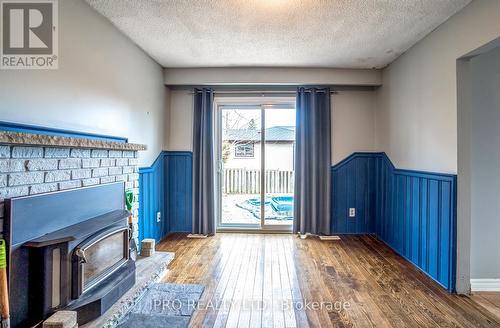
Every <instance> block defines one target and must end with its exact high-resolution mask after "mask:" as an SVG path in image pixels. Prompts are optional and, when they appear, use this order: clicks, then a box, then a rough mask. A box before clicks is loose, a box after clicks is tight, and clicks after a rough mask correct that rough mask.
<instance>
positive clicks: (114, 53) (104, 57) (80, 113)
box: [0, 0, 168, 166]
mask: <svg viewBox="0 0 500 328" xmlns="http://www.w3.org/2000/svg"><path fill="white" fill-rule="evenodd" d="M59 27H60V32H59V58H60V62H59V69H58V70H38V71H37V70H33V71H30V70H9V71H8V70H0V86H1V87H0V99H1V101H0V120H4V121H12V122H18V123H26V124H35V125H43V126H47V127H52V128H61V129H69V130H76V131H84V132H91V133H99V134H109V135H116V136H122V137H127V138H129V141H130V142H134V143H144V144H147V146H148V150H147V151H145V152H141V154H140V165H141V166H148V165H151V163H152V162H153V161H154V159H155V158H156V157H157V156H158V154H159V152H160V151H161V150H162V149H163V142H164V138H165V136H164V126H165V116H164V112H165V108H166V105H167V102H168V92H166V88H165V86H164V85H163V70H162V68H161V67H160V66H159V65H158V64H157V63H156V62H154V61H153V60H152V59H151V58H150V57H149V56H147V55H146V54H145V53H144V52H143V51H142V50H140V49H139V48H138V47H137V46H136V45H134V44H133V43H132V42H131V41H130V40H129V39H128V38H127V37H125V36H124V35H123V34H122V33H120V32H119V31H118V30H117V29H116V28H115V27H114V26H112V25H111V23H110V22H109V21H108V20H106V19H105V18H104V17H102V16H101V15H99V14H98V13H97V12H95V11H94V10H93V9H91V8H90V6H89V5H88V4H87V3H85V2H84V1H81V0H64V1H59Z"/></svg>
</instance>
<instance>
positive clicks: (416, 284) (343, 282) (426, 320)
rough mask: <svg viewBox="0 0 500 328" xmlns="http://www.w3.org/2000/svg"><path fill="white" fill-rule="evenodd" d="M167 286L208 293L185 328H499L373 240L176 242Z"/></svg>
mask: <svg viewBox="0 0 500 328" xmlns="http://www.w3.org/2000/svg"><path fill="white" fill-rule="evenodd" d="M157 249H158V250H161V251H169V252H175V253H176V259H175V260H174V261H173V262H172V263H171V264H170V266H169V268H170V272H169V273H168V274H167V276H166V277H165V278H164V281H165V282H172V283H199V284H203V285H204V286H205V291H204V293H203V296H202V298H201V300H200V304H199V306H198V309H197V310H196V312H195V313H194V315H193V318H192V320H191V327H230V328H232V327H398V328H399V327H500V321H498V320H499V319H497V318H496V317H495V316H494V315H492V314H491V313H489V312H488V311H487V310H486V309H485V308H483V307H482V306H480V305H478V304H477V303H476V302H474V301H473V300H471V299H470V298H469V297H465V296H458V295H450V294H448V293H447V292H446V290H444V289H443V288H442V287H440V286H439V285H437V284H436V283H435V282H434V281H432V280H431V279H430V278H428V277H427V276H426V275H425V274H423V273H422V272H421V271H419V270H418V269H416V268H415V267H414V266H413V265H412V264H410V263H409V262H407V261H406V260H404V259H403V258H402V257H400V256H399V255H397V254H396V253H395V252H393V251H392V250H391V249H390V248H389V247H387V246H386V245H385V244H384V243H382V242H381V241H379V240H377V239H376V238H375V237H373V236H342V237H341V240H338V241H320V240H319V239H315V238H308V239H306V240H301V239H299V238H297V237H295V236H292V235H284V234H239V233H219V234H217V235H216V236H214V237H210V238H207V239H188V238H186V235H185V234H173V235H170V236H169V237H168V238H167V239H166V240H164V241H163V242H161V243H160V244H159V245H158V247H157Z"/></svg>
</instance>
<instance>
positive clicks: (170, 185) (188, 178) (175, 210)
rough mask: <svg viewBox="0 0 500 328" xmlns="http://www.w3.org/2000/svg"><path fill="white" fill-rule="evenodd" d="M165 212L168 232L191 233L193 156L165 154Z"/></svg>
mask: <svg viewBox="0 0 500 328" xmlns="http://www.w3.org/2000/svg"><path fill="white" fill-rule="evenodd" d="M165 175H166V181H165V183H166V211H167V216H168V218H169V223H170V226H169V232H191V227H192V207H193V202H192V197H193V196H192V195H193V192H192V190H193V177H192V176H193V154H192V153H191V152H186V151H168V152H165Z"/></svg>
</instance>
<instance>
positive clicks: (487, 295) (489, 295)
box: [471, 292, 500, 320]
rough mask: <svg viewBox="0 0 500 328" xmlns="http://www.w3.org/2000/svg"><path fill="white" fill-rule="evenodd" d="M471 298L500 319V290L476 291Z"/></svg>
mask: <svg viewBox="0 0 500 328" xmlns="http://www.w3.org/2000/svg"><path fill="white" fill-rule="evenodd" d="M471 298H472V299H473V300H474V301H476V302H477V303H478V304H479V305H481V306H482V307H484V308H486V309H487V310H488V311H490V312H491V313H493V314H494V315H495V316H496V317H497V319H498V320H500V292H474V293H473V294H472V296H471Z"/></svg>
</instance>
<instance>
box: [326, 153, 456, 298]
mask: <svg viewBox="0 0 500 328" xmlns="http://www.w3.org/2000/svg"><path fill="white" fill-rule="evenodd" d="M456 195H457V176H456V175H453V174H442V173H435V172H422V171H413V170H403V169H396V168H395V167H394V165H393V164H392V162H391V161H390V159H389V158H388V156H387V155H386V154H385V153H354V154H352V155H350V156H349V157H347V158H346V159H344V160H343V161H341V162H339V163H338V164H336V165H335V166H333V167H332V200H331V201H332V231H333V233H335V234H346V233H347V234H348V233H351V234H352V233H373V234H376V235H377V237H378V238H379V239H381V240H382V241H384V242H385V243H386V244H387V245H389V246H390V247H391V248H392V249H394V250H395V251H396V252H397V253H399V254H400V255H401V256H403V257H405V258H406V259H407V260H408V261H410V262H411V263H413V264H414V265H415V266H417V267H418V268H419V269H421V270H422V271H423V272H424V273H426V274H427V275H428V276H430V277H431V278H432V279H434V280H435V281H437V282H438V283H439V284H441V285H442V286H443V287H445V288H446V289H448V290H449V291H450V292H453V291H454V290H455V272H456V211H457V210H456V207H457V206H456ZM350 207H354V208H356V217H354V218H349V217H348V210H349V208H350Z"/></svg>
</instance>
